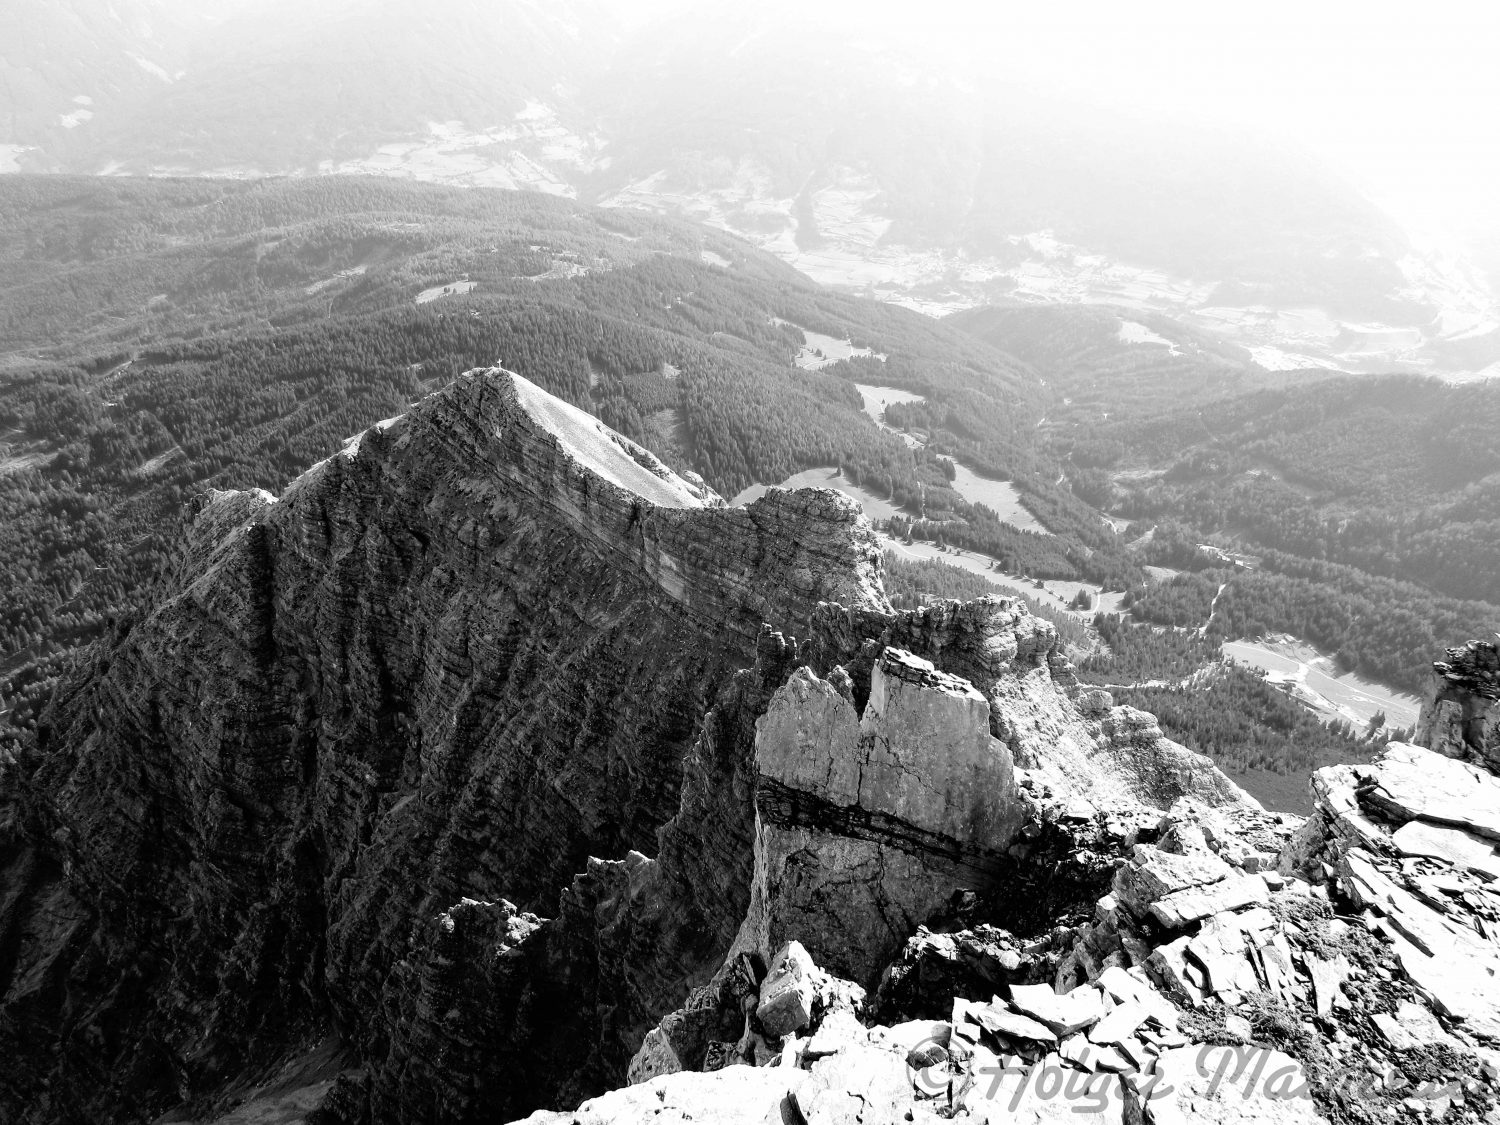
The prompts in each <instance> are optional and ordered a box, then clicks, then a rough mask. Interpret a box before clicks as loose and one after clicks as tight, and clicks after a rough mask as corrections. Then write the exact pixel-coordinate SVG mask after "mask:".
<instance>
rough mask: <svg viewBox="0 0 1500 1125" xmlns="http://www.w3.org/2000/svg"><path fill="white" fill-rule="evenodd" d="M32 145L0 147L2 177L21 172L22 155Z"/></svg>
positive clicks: (0, 173) (0, 171) (0, 172)
mask: <svg viewBox="0 0 1500 1125" xmlns="http://www.w3.org/2000/svg"><path fill="white" fill-rule="evenodd" d="M30 147H31V146H30V145H8V144H7V145H0V176H3V175H6V174H7V173H11V172H19V171H20V170H21V154H22V153H23V152H26V151H27V150H28V149H29V148H30Z"/></svg>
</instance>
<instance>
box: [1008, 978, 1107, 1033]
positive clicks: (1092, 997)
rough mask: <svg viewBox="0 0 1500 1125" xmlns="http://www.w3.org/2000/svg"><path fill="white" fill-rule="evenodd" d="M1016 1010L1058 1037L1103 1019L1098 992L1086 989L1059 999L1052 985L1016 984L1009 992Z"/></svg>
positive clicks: (1102, 1003) (1085, 986)
mask: <svg viewBox="0 0 1500 1125" xmlns="http://www.w3.org/2000/svg"><path fill="white" fill-rule="evenodd" d="M1010 1003H1011V1006H1012V1007H1013V1008H1015V1009H1016V1010H1017V1011H1019V1012H1023V1013H1025V1014H1026V1015H1028V1016H1031V1017H1032V1018H1033V1019H1036V1020H1039V1021H1041V1022H1042V1023H1044V1024H1046V1025H1047V1026H1048V1027H1049V1028H1051V1029H1052V1030H1053V1031H1054V1032H1055V1033H1056V1034H1057V1035H1058V1036H1060V1037H1061V1036H1068V1035H1071V1034H1073V1033H1074V1032H1075V1031H1083V1030H1084V1029H1086V1028H1089V1027H1092V1026H1093V1025H1094V1024H1096V1023H1098V1022H1099V1021H1100V1020H1101V1019H1102V1018H1104V1001H1103V998H1102V997H1101V996H1100V993H1099V990H1098V989H1097V988H1094V987H1093V986H1091V985H1083V986H1081V987H1079V988H1075V989H1073V991H1071V992H1068V993H1066V994H1064V995H1061V996H1059V995H1058V994H1057V993H1056V992H1055V991H1053V989H1052V988H1051V986H1050V985H1045V984H1016V985H1012V986H1011V989H1010Z"/></svg>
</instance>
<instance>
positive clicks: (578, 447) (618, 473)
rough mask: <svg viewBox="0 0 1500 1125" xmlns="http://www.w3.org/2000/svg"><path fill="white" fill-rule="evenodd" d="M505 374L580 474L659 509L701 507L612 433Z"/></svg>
mask: <svg viewBox="0 0 1500 1125" xmlns="http://www.w3.org/2000/svg"><path fill="white" fill-rule="evenodd" d="M508 374H509V375H510V379H511V383H512V385H513V386H514V387H515V389H516V398H517V399H518V400H519V401H520V404H521V409H522V410H524V411H525V412H526V413H527V415H529V416H530V418H531V420H532V421H533V422H535V423H536V424H537V425H538V426H540V427H542V429H544V430H546V431H547V432H548V433H550V434H551V435H552V436H553V437H555V438H556V439H557V443H558V445H560V446H561V447H562V449H563V451H564V452H565V453H567V454H568V456H570V457H571V458H573V460H574V461H576V462H578V463H579V464H580V465H582V466H583V467H584V468H586V469H588V470H590V471H591V472H593V473H594V474H595V475H596V476H600V477H603V478H604V479H605V480H607V481H609V482H610V483H611V484H615V485H618V486H619V487H621V488H623V489H625V490H626V491H628V492H634V493H635V494H636V495H637V496H640V497H642V498H643V499H646V500H649V501H650V502H651V503H653V504H656V505H658V506H660V507H663V508H702V507H705V504H704V502H703V501H702V500H701V499H699V498H698V496H697V494H696V493H695V492H694V491H693V490H692V489H691V488H690V487H689V486H688V484H687V482H686V481H684V480H683V479H682V478H681V477H679V476H677V474H676V473H674V472H672V470H670V469H668V468H667V467H666V466H665V465H663V464H662V463H661V462H660V461H659V460H657V458H656V455H655V454H654V453H652V452H650V451H649V450H647V449H644V448H642V447H641V446H639V445H636V443H635V442H633V441H631V440H629V439H628V438H625V437H622V436H620V435H619V434H617V433H615V432H614V430H611V429H610V428H609V427H608V426H606V425H605V424H604V423H603V422H601V421H599V419H597V418H595V417H594V416H593V415H592V414H589V413H587V412H586V411H583V410H580V409H578V407H576V406H574V405H572V404H571V403H567V402H564V401H563V400H562V399H560V398H556V397H554V396H553V395H550V394H548V393H547V392H546V391H544V390H542V388H541V387H538V386H537V385H536V384H535V383H533V382H531V381H530V380H528V379H523V378H522V377H521V376H519V375H516V374H514V373H508Z"/></svg>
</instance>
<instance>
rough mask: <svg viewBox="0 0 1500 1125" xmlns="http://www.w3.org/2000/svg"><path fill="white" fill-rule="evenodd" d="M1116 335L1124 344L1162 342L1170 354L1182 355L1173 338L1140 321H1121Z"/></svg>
mask: <svg viewBox="0 0 1500 1125" xmlns="http://www.w3.org/2000/svg"><path fill="white" fill-rule="evenodd" d="M1116 336H1117V337H1118V339H1119V341H1120V343H1122V344H1160V345H1162V346H1163V347H1165V348H1166V349H1167V354H1168V355H1182V349H1181V348H1179V347H1178V346H1177V345H1176V344H1174V343H1172V341H1171V340H1168V339H1167V338H1166V337H1165V336H1162V335H1160V334H1159V333H1156V332H1153V331H1152V330H1151V329H1149V328H1147V327H1146V326H1145V325H1144V324H1141V323H1140V322H1139V321H1135V320H1122V321H1120V330H1119V332H1117V333H1116Z"/></svg>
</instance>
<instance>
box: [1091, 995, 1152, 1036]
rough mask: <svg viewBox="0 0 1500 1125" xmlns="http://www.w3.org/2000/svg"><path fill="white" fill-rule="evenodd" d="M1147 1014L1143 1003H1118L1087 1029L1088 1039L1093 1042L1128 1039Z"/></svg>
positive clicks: (1145, 1018)
mask: <svg viewBox="0 0 1500 1125" xmlns="http://www.w3.org/2000/svg"><path fill="white" fill-rule="evenodd" d="M1149 1015H1150V1013H1149V1012H1147V1011H1146V1009H1145V1006H1144V1005H1141V1004H1136V1003H1125V1004H1118V1005H1116V1006H1115V1007H1113V1008H1111V1009H1110V1010H1109V1011H1108V1012H1106V1013H1105V1015H1104V1018H1103V1019H1102V1020H1100V1021H1099V1022H1098V1023H1096V1024H1095V1025H1094V1026H1093V1027H1091V1028H1090V1029H1089V1040H1090V1041H1091V1042H1094V1043H1119V1042H1120V1041H1121V1040H1123V1039H1129V1038H1130V1037H1131V1036H1132V1035H1133V1034H1134V1033H1135V1029H1136V1028H1138V1027H1140V1026H1141V1024H1143V1023H1145V1022H1146V1020H1147V1018H1148V1016H1149Z"/></svg>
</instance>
